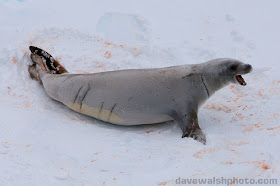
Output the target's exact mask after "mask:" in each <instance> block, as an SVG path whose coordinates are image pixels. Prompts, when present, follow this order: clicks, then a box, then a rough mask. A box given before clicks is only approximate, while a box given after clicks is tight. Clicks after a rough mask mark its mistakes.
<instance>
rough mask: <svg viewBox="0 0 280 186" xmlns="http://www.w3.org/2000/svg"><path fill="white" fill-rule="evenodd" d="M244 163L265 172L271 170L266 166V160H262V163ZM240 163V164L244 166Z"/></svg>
mask: <svg viewBox="0 0 280 186" xmlns="http://www.w3.org/2000/svg"><path fill="white" fill-rule="evenodd" d="M242 163H247V164H249V165H254V166H255V167H257V168H262V169H263V170H268V169H270V167H269V166H268V165H267V164H266V162H265V160H261V161H246V162H242ZM242 163H240V164H242Z"/></svg>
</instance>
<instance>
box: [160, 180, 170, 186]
mask: <svg viewBox="0 0 280 186" xmlns="http://www.w3.org/2000/svg"><path fill="white" fill-rule="evenodd" d="M170 183H172V184H173V183H174V180H168V181H164V182H160V183H159V184H158V185H167V184H170Z"/></svg>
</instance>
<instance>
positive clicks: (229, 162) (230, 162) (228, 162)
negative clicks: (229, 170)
mask: <svg viewBox="0 0 280 186" xmlns="http://www.w3.org/2000/svg"><path fill="white" fill-rule="evenodd" d="M222 164H225V165H231V164H233V162H232V161H225V162H222Z"/></svg>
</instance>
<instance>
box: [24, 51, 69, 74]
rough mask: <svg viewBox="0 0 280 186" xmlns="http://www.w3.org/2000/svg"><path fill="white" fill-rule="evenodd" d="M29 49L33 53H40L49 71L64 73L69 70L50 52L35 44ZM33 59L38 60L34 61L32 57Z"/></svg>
mask: <svg viewBox="0 0 280 186" xmlns="http://www.w3.org/2000/svg"><path fill="white" fill-rule="evenodd" d="M29 49H30V51H31V53H32V54H33V55H38V56H40V57H41V58H42V60H43V62H44V66H45V67H46V70H47V71H48V72H52V73H53V74H63V73H66V72H68V71H67V70H66V69H65V68H64V67H63V66H62V65H61V64H60V63H59V62H58V61H57V60H55V59H54V58H53V57H52V56H51V55H50V54H49V53H48V52H46V51H44V50H42V49H40V48H38V47H35V46H30V47H29ZM32 54H31V55H32ZM31 59H32V57H31ZM32 61H33V62H35V63H36V61H34V60H33V59H32Z"/></svg>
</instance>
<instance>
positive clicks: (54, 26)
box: [0, 0, 280, 186]
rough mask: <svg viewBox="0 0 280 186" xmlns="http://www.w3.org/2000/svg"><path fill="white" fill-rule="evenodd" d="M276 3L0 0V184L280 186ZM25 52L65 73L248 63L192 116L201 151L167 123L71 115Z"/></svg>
mask: <svg viewBox="0 0 280 186" xmlns="http://www.w3.org/2000/svg"><path fill="white" fill-rule="evenodd" d="M279 7H280V3H279V1H277V0H274V1H273V0H271V1H251V0H248V1H243V0H238V1H220V0H212V1H197V0H193V1H184V0H177V1H170V0H154V1H149V0H142V1H138V2H134V1H128V0H119V1H114V0H106V1H97V0H95V1H92V0H82V1H71V2H69V1H66V0H61V1H55V0H48V1H35V0H20V1H16V0H0V34H1V40H0V69H1V73H0V95H1V96H0V116H1V117H0V185H13V186H14V185H48V186H49V185H67V186H69V185H121V186H123V185H129V186H130V185H174V184H176V182H175V180H176V179H177V178H179V177H181V178H185V179H186V178H212V177H216V178H220V177H224V178H232V177H236V178H254V179H258V178H274V179H278V184H280V169H279V164H280V150H279V143H280V135H279V132H280V73H279V72H280V70H279V68H280V61H279V59H280V52H279V43H280V36H279V33H280V22H279V16H280V12H279ZM29 45H35V46H38V47H41V48H43V49H45V50H46V51H48V52H49V53H51V54H52V55H53V56H55V57H57V59H58V60H59V61H60V62H61V63H62V64H63V65H64V66H65V67H66V68H67V69H68V70H69V71H70V72H73V73H91V72H101V71H108V70H117V69H128V68H152V67H164V66H172V65H180V64H189V63H201V62H204V61H207V60H210V59H214V58H219V57H231V58H236V59H239V60H241V61H244V62H245V63H250V64H252V66H253V67H254V71H253V72H252V73H251V74H249V75H245V76H244V78H245V80H246V81H247V83H248V85H247V86H246V87H241V86H237V85H231V86H228V87H226V88H224V89H223V90H221V91H219V92H218V93H217V94H216V95H214V96H213V97H212V98H211V99H210V100H208V101H207V102H206V104H205V105H204V106H203V107H202V108H201V110H200V112H199V122H200V126H201V128H202V130H203V131H204V132H205V133H206V137H207V145H203V144H201V143H199V142H197V141H194V140H192V139H188V138H184V139H182V138H181V131H180V129H179V127H178V126H177V125H176V124H175V123H174V122H170V123H164V124H157V125H147V126H136V127H120V126H115V125H110V124H108V123H103V122H101V121H97V120H95V119H92V118H89V117H86V116H83V115H80V114H77V113H75V112H73V111H71V110H69V109H68V108H66V107H65V106H64V105H62V104H60V103H57V102H55V101H53V100H52V99H51V98H49V97H48V96H47V94H46V93H45V92H44V90H43V87H42V85H40V84H39V83H38V82H36V81H33V80H31V78H30V77H29V74H28V71H27V68H28V65H29V64H30V63H31V60H30V57H29V55H30V53H29V50H28V47H29Z"/></svg>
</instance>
